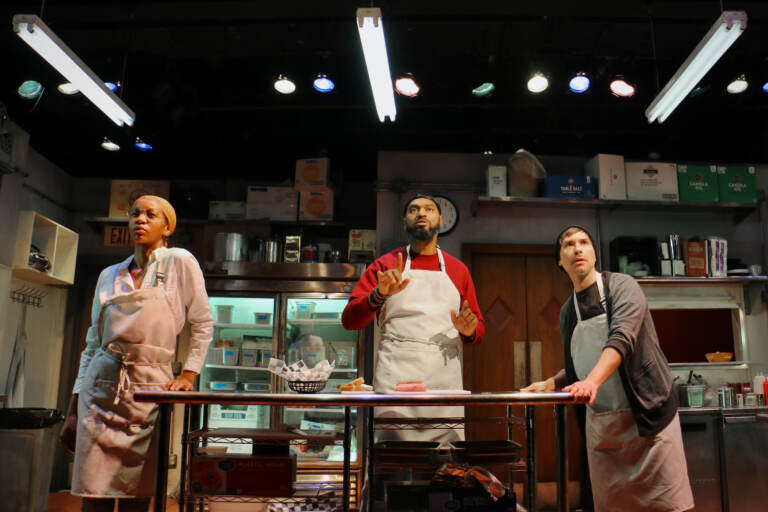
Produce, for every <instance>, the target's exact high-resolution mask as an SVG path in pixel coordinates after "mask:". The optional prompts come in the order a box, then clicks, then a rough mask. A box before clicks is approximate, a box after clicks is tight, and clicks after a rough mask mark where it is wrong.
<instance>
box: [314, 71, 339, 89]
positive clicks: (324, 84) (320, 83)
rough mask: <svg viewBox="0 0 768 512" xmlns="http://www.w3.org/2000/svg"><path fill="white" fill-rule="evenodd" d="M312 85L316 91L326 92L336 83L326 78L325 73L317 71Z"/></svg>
mask: <svg viewBox="0 0 768 512" xmlns="http://www.w3.org/2000/svg"><path fill="white" fill-rule="evenodd" d="M312 87H314V88H315V90H316V91H317V92H322V93H326V92H331V91H332V90H333V89H334V88H335V87H336V84H334V83H333V80H331V79H330V78H328V76H327V75H325V74H323V73H318V74H317V75H315V79H314V81H313V82H312Z"/></svg>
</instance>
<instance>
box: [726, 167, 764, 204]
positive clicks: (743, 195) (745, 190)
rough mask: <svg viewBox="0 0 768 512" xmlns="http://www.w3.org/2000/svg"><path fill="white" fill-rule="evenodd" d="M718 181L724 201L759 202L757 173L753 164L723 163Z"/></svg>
mask: <svg viewBox="0 0 768 512" xmlns="http://www.w3.org/2000/svg"><path fill="white" fill-rule="evenodd" d="M717 183H718V188H719V191H720V202H722V203H752V204H753V203H757V175H756V174H755V168H754V167H751V166H749V167H748V166H736V165H727V166H726V165H721V166H718V168H717Z"/></svg>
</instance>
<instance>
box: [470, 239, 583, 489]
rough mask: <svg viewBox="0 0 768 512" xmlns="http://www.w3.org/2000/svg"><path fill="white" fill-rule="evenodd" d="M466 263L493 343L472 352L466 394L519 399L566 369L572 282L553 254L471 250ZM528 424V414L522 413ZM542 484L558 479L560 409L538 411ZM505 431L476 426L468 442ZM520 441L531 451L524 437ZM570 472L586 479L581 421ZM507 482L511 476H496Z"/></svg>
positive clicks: (529, 249) (478, 410) (571, 433)
mask: <svg viewBox="0 0 768 512" xmlns="http://www.w3.org/2000/svg"><path fill="white" fill-rule="evenodd" d="M463 258H464V261H465V262H466V264H467V266H468V267H469V270H470V272H471V274H472V278H473V280H474V283H475V288H476V290H477V298H478V302H479V304H480V309H481V311H482V312H483V316H484V317H485V326H486V331H485V338H484V339H483V342H482V343H481V344H480V345H477V346H469V347H466V348H465V350H464V387H465V389H471V390H472V391H473V392H475V393H477V392H483V391H511V390H515V389H519V388H520V387H521V386H524V385H526V384H527V383H529V382H532V381H533V380H541V379H544V378H547V377H550V376H552V375H554V374H555V373H557V371H558V370H559V369H560V368H562V367H563V345H562V340H561V337H560V331H559V326H558V319H559V314H560V307H561V306H562V304H563V302H565V300H566V299H567V298H568V296H569V295H570V293H571V290H572V288H571V285H570V281H569V280H568V277H567V276H566V274H565V273H563V272H562V271H561V270H560V269H558V268H557V267H556V266H555V264H554V261H553V257H552V248H551V247H550V246H519V245H486V244H465V245H464V248H463ZM466 413H467V417H468V418H469V419H470V420H472V419H482V418H487V417H491V416H503V415H504V414H505V413H506V411H505V408H504V407H488V406H483V407H477V406H476V407H468V408H467V411H466ZM513 413H514V414H515V415H516V416H519V417H524V408H523V407H522V406H520V407H514V408H513ZM536 430H537V432H536V435H537V440H538V443H537V451H538V454H537V455H538V471H537V473H538V475H537V476H538V479H539V481H553V480H554V479H555V467H556V460H555V440H554V409H553V408H552V407H551V406H541V407H538V408H537V429H536ZM506 434H507V433H506V427H505V426H504V425H499V424H492V423H484V422H482V421H479V422H470V423H469V424H468V427H467V439H470V440H481V439H503V438H505V437H506ZM514 439H515V440H516V441H518V442H520V443H521V444H523V445H524V435H523V433H522V431H521V429H516V432H515V436H514ZM568 441H569V450H568V452H569V456H568V463H569V471H570V479H571V480H579V479H580V467H579V466H580V465H579V461H580V459H579V455H580V451H581V449H582V444H583V443H582V441H581V436H580V433H579V430H578V426H577V423H576V419H575V417H574V414H572V413H571V414H569V419H568ZM489 469H491V471H494V473H496V474H497V475H498V476H499V477H500V478H504V479H505V480H506V475H505V472H504V471H503V468H489Z"/></svg>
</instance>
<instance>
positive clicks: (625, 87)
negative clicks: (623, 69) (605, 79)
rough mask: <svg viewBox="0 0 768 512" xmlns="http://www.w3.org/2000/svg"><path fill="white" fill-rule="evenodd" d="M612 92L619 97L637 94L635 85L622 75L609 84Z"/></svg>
mask: <svg viewBox="0 0 768 512" xmlns="http://www.w3.org/2000/svg"><path fill="white" fill-rule="evenodd" d="M609 87H610V88H611V94H613V95H614V96H616V97H618V98H630V97H632V96H634V95H635V86H634V85H632V84H630V83H628V82H627V81H626V80H624V78H622V77H621V76H617V77H616V78H615V79H614V80H613V81H612V82H611V85H610V86H609Z"/></svg>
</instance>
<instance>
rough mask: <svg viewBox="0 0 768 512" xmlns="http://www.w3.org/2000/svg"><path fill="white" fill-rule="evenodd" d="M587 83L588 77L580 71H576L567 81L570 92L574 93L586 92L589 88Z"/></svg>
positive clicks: (588, 82)
mask: <svg viewBox="0 0 768 512" xmlns="http://www.w3.org/2000/svg"><path fill="white" fill-rule="evenodd" d="M589 85H590V81H589V77H588V76H587V75H586V73H582V72H579V73H576V74H575V75H574V76H573V77H572V78H571V80H570V81H569V82H568V88H569V89H570V90H571V92H573V93H576V94H581V93H583V92H587V90H589Z"/></svg>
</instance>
